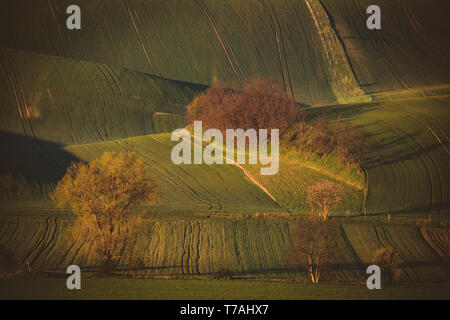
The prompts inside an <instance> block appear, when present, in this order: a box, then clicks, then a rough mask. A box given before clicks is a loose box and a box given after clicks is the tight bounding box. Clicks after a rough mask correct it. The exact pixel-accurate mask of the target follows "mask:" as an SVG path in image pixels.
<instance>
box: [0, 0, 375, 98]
mask: <svg viewBox="0 0 450 320" xmlns="http://www.w3.org/2000/svg"><path fill="white" fill-rule="evenodd" d="M70 4H72V3H71V2H70V1H68V0H62V1H54V0H51V1H44V0H40V1H30V0H20V1H15V2H14V4H11V5H6V8H5V10H2V14H1V16H0V26H1V28H0V43H1V44H2V45H3V46H6V47H13V48H22V49H26V50H30V51H37V52H44V53H50V54H54V55H59V56H64V57H67V58H76V59H81V60H89V61H97V62H102V63H105V64H108V65H115V66H123V67H126V68H129V69H133V70H138V71H142V72H146V73H150V74H154V75H159V76H163V77H165V78H169V79H176V80H182V81H187V82H192V83H200V84H210V83H211V82H212V81H213V79H218V80H222V81H227V82H234V83H236V85H238V86H239V85H240V84H242V83H243V82H244V81H245V80H246V79H248V78H251V77H253V76H256V75H261V76H272V77H273V78H274V79H275V80H277V81H278V82H280V83H282V84H283V85H284V87H285V88H286V90H287V91H288V93H289V94H291V95H292V96H293V97H294V98H295V99H296V100H297V101H299V102H302V103H305V104H308V105H323V104H327V103H333V102H345V101H350V100H358V101H361V100H366V99H367V97H366V96H364V92H363V91H362V90H361V89H360V88H359V87H358V84H357V82H356V79H355V78H354V75H353V72H352V70H351V68H350V65H349V63H348V60H347V57H346V55H345V51H344V48H343V47H342V44H341V43H340V42H339V39H338V38H337V35H336V34H335V32H334V30H333V28H332V27H331V20H330V19H329V17H328V16H327V14H326V12H325V10H324V8H323V7H322V5H321V3H320V2H319V1H317V0H308V1H294V0H289V1H257V0H251V1H238V0H227V1H219V0H192V1H176V0H164V1H162V0H153V1H137V0H130V1H108V2H105V1H100V0H89V1H87V0H86V1H80V2H79V3H78V4H79V5H80V7H81V8H82V29H81V30H77V31H69V30H68V29H67V28H66V21H65V20H66V18H67V15H66V14H65V10H66V8H67V6H68V5H70ZM30 7H33V10H29V8H30ZM36 25H39V26H40V28H35V27H34V26H36ZM7 30H14V33H13V34H12V33H11V32H9V31H7Z"/></svg>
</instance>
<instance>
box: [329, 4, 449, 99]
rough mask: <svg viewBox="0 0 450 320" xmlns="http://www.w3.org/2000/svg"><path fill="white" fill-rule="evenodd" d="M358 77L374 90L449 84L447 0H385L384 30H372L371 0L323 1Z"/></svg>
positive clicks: (365, 85) (368, 90)
mask: <svg viewBox="0 0 450 320" xmlns="http://www.w3.org/2000/svg"><path fill="white" fill-rule="evenodd" d="M321 2H322V4H323V5H324V7H325V8H326V10H327V11H328V13H329V15H330V16H332V18H333V22H334V26H335V29H336V30H337V33H338V34H339V36H340V39H341V41H342V43H343V44H344V47H345V48H346V53H347V55H348V57H349V60H350V63H351V65H352V67H353V70H354V72H355V75H356V78H357V79H358V81H359V83H360V84H361V85H362V87H363V89H364V90H365V91H366V92H367V93H369V94H371V95H374V94H377V93H378V92H380V91H393V90H405V89H410V88H420V87H423V86H431V85H441V84H449V83H450V63H449V60H448V58H447V57H448V54H447V52H448V49H449V47H450V41H449V39H448V37H447V34H448V32H449V31H450V29H449V28H450V27H449V26H448V24H446V23H442V21H446V19H447V18H446V12H448V11H449V10H450V4H449V2H448V1H440V0H432V1H429V2H423V1H421V0H399V1H390V0H380V1H377V3H376V4H377V5H378V6H380V8H381V11H382V13H381V15H382V18H381V19H382V26H381V30H375V31H373V30H368V29H367V27H366V19H367V17H368V15H366V14H365V12H366V8H367V7H368V6H369V5H372V4H375V3H373V1H370V0H361V1H351V0H343V1H335V0H321Z"/></svg>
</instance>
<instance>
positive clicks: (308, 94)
mask: <svg viewBox="0 0 450 320" xmlns="http://www.w3.org/2000/svg"><path fill="white" fill-rule="evenodd" d="M79 2H80V3H81V4H80V5H81V7H82V8H83V19H82V24H83V27H82V29H81V30H79V31H69V30H67V29H66V28H65V19H66V14H65V9H66V7H67V6H68V5H69V4H72V3H71V2H70V1H69V0H58V1H55V0H48V1H44V0H16V1H10V2H9V3H8V4H5V5H4V10H2V11H1V12H0V88H1V89H2V90H0V154H1V161H0V249H6V250H9V251H10V252H12V254H13V256H14V259H15V260H16V263H17V268H18V269H19V270H24V268H25V267H26V266H27V264H30V265H31V267H32V268H33V269H34V270H37V271H50V272H56V273H61V272H63V271H64V269H65V267H66V266H67V265H70V264H74V263H75V264H78V265H80V266H82V268H83V270H86V271H88V272H90V271H95V270H96V269H97V268H98V265H99V260H98V257H97V256H96V255H95V253H94V252H93V251H92V250H90V248H91V246H92V243H89V242H87V241H81V240H78V241H74V240H73V239H72V238H71V235H70V233H69V231H68V230H69V227H70V225H71V223H72V222H73V218H74V217H73V216H72V215H71V213H70V212H68V211H61V210H57V209H55V208H54V207H53V204H52V203H51V201H50V200H49V199H48V193H49V192H50V191H51V190H52V189H53V188H54V186H55V185H56V183H57V182H58V181H59V180H60V179H61V178H62V176H63V175H64V173H65V171H66V168H67V167H68V165H69V164H70V163H71V162H72V161H90V160H93V159H95V158H98V157H99V156H101V155H102V154H103V153H104V152H106V151H118V152H134V153H136V155H137V157H139V158H141V159H143V160H144V162H145V163H146V164H147V165H148V166H149V171H148V173H149V174H150V175H152V176H154V178H155V181H156V183H157V184H158V186H159V190H160V192H161V194H162V199H161V201H160V202H158V203H156V204H154V205H152V206H145V207H142V208H140V209H139V210H138V211H139V212H141V213H142V214H143V215H144V221H145V226H146V232H144V233H143V234H141V235H140V237H139V239H138V240H137V241H135V242H133V243H126V244H124V246H123V248H122V249H121V250H122V251H121V256H120V261H119V262H120V266H119V271H118V275H117V276H116V278H114V279H93V278H92V279H91V278H89V279H86V290H85V291H84V290H83V291H82V292H80V293H76V294H75V295H76V297H75V298H82V299H84V298H101V299H103V298H105V299H107V298H133V297H135V298H136V297H137V298H150V299H152V298H162V299H169V298H179V299H184V298H189V299H191V298H199V299H202V298H203V299H209V298H219V299H220V298H226V299H228V298H230V299H258V298H261V299H281V298H283V299H303V298H307V299H315V298H342V299H345V298H352V299H353V298H361V299H371V298H375V299H385V298H387V299H391V298H399V299H402V298H403V299H415V298H445V299H448V298H449V295H448V284H449V283H450V269H449V268H450V266H449V264H448V261H449V257H450V239H449V238H448V237H449V236H448V234H449V233H448V231H449V229H448V225H449V224H448V217H449V213H450V212H449V211H450V198H449V197H450V185H449V183H450V154H449V149H450V139H449V136H450V132H449V130H450V129H449V127H448V123H449V120H450V110H449V105H450V60H449V59H448V50H449V49H450V41H449V38H448V34H449V32H450V29H449V26H448V25H445V24H444V23H442V22H441V21H447V17H446V14H447V12H448V11H449V9H450V7H449V4H448V3H447V2H446V1H443V0H442V1H441V0H431V1H429V2H427V3H424V2H423V1H421V0H408V1H406V0H397V1H395V2H394V1H389V0H382V1H378V3H379V5H380V6H381V7H382V8H383V9H382V12H383V19H382V30H377V31H370V30H368V29H367V28H366V23H365V21H366V14H365V9H366V8H367V6H368V5H370V4H372V3H371V2H370V1H369V0H360V1H352V0H340V1H336V0H280V1H274V0H263V1H260V0H248V1H240V0H226V1H222V0H190V1H177V0H151V1H150V0H149V1H142V0H127V1H125V0H124V1H108V3H106V1H101V0H89V1H88V0H84V1H79ZM29 7H32V8H33V10H27V8H29ZM436 8H440V9H439V10H436ZM99 17H101V18H99ZM12 30H13V31H14V32H12ZM255 76H263V77H266V76H271V77H272V78H273V79H274V80H275V81H277V82H279V83H280V84H281V85H282V86H283V88H284V89H285V90H286V92H287V93H288V95H289V96H291V97H293V98H294V99H295V101H296V102H297V103H298V104H299V106H301V107H303V108H305V109H306V110H307V111H308V114H309V117H310V118H314V117H316V116H318V115H319V114H321V113H322V112H325V113H326V114H327V115H328V116H329V117H330V120H331V125H334V124H335V123H337V121H340V120H348V121H350V122H351V123H352V124H354V125H360V126H363V127H364V129H365V130H366V132H367V135H368V141H369V144H370V151H369V152H368V153H367V154H366V155H365V157H364V159H363V161H362V164H361V170H359V171H358V170H356V169H355V168H354V167H351V166H345V165H344V166H338V165H337V163H336V162H335V161H333V160H332V159H331V160H330V159H309V160H306V159H304V158H303V157H302V156H301V155H299V154H296V153H295V151H294V150H292V149H289V150H287V149H284V148H282V149H281V150H282V154H281V156H280V170H279V173H278V174H277V175H274V176H261V175H260V174H259V166H257V165H256V166H252V165H244V166H242V167H239V166H236V165H210V166H208V165H181V166H176V165H174V164H173V163H172V161H171V158H170V155H171V150H172V147H173V146H174V145H175V144H176V142H172V141H171V132H172V131H173V130H174V129H177V128H183V127H185V126H186V124H187V123H186V120H185V110H186V109H185V107H186V105H188V104H189V103H190V102H191V101H192V99H193V98H194V97H195V96H196V95H198V94H199V93H201V92H203V91H204V90H206V89H207V88H208V86H209V85H211V84H212V83H213V82H214V81H215V80H219V81H225V82H228V83H230V84H232V85H233V86H234V87H236V88H241V87H242V85H243V84H245V82H246V81H248V80H249V79H251V78H252V77H255ZM322 179H329V180H332V181H333V182H335V183H336V184H338V185H340V186H342V187H343V188H344V190H345V195H344V197H343V201H342V202H341V203H340V204H339V205H338V206H337V207H336V208H335V209H334V210H332V212H331V216H332V217H333V219H335V221H337V222H338V224H339V228H340V232H339V237H338V239H337V249H336V256H335V258H334V260H333V261H332V265H333V266H334V269H335V270H336V272H335V274H334V275H333V278H334V280H335V281H338V282H342V283H346V285H343V284H341V285H337V284H323V285H322V284H321V285H320V286H310V285H307V284H297V283H284V281H290V280H300V281H305V280H307V275H306V273H305V272H304V271H302V270H300V269H299V268H298V267H295V266H294V267H292V266H289V265H287V251H288V247H289V244H290V241H291V235H290V231H291V230H292V227H293V224H294V223H295V221H296V219H302V218H303V217H304V216H305V215H307V214H308V213H309V212H310V208H309V206H308V204H307V202H306V188H307V187H309V186H310V185H312V184H313V183H315V182H317V181H319V180H322ZM256 214H257V215H256ZM262 214H266V217H267V216H268V217H271V218H269V219H262V218H257V217H260V216H261V215H262ZM426 222H428V224H427V223H426ZM387 246H392V247H394V248H395V249H397V250H398V252H399V253H400V258H401V266H400V268H401V270H402V275H401V283H400V284H399V286H401V288H400V287H398V288H397V287H392V288H388V289H386V290H381V291H380V292H371V291H368V290H367V289H366V288H365V287H364V286H363V285H362V286H361V285H355V284H352V285H349V283H355V282H357V283H363V282H364V279H365V277H366V274H365V268H366V267H367V266H368V265H369V264H371V259H372V256H373V252H374V251H375V250H376V249H379V248H383V247H387ZM137 256H141V257H143V258H144V262H145V265H146V268H144V269H142V270H139V271H138V272H137V273H138V277H144V278H145V277H155V276H158V277H163V278H164V277H167V278H172V277H175V278H177V277H184V278H183V279H177V280H146V279H128V278H126V277H128V276H129V275H130V270H128V263H129V260H130V258H132V257H137ZM2 258H4V257H2V256H1V251H0V261H1V259H2ZM0 267H1V265H0ZM0 269H1V268H0ZM223 270H229V271H230V272H232V274H233V277H235V278H238V280H232V281H217V280H213V279H214V276H215V275H216V274H217V273H218V272H220V271H223ZM22 276H23V274H19V275H18V276H17V278H14V279H3V278H1V277H0V298H8V297H9V298H11V297H18V298H23V297H25V296H24V295H22V294H21V292H23V290H22V289H21V288H27V287H28V286H30V288H32V290H31V289H26V290H25V291H26V292H29V293H30V294H32V295H30V296H27V297H28V298H40V297H42V298H69V299H70V298H73V297H74V296H73V295H72V294H73V293H70V292H67V291H66V290H65V289H64V286H63V285H62V286H61V287H60V286H59V281H61V280H59V279H38V280H32V281H31V282H30V281H28V280H26V279H24V277H22ZM120 276H124V277H123V278H119V277H120ZM190 277H193V278H199V277H200V278H202V279H203V280H189V279H187V278H190ZM280 279H281V280H282V281H283V283H281V282H273V281H272V282H269V281H267V280H277V281H278V280H280ZM256 280H258V281H256ZM260 280H265V281H264V282H261V281H260ZM266 281H267V282H266ZM166 284H167V286H166ZM419 284H420V285H421V286H425V285H431V286H433V288H428V287H420V288H416V285H419ZM445 286H447V287H445ZM37 287H43V288H44V289H45V290H44V291H40V290H37V289H35V288H37ZM4 288H7V290H6V291H5V290H3V293H2V289H4ZM46 288H47V289H48V291H46V290H47V289H46ZM118 288H120V289H121V290H119V291H116V290H117V289H118ZM220 289H223V293H222V291H220ZM5 292H6V293H5ZM31 292H34V293H31ZM51 292H53V293H51ZM236 292H238V293H236ZM5 294H6V296H4V295H5ZM34 294H35V295H34ZM41 294H42V295H41Z"/></svg>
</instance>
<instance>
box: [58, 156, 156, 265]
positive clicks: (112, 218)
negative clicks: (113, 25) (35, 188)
mask: <svg viewBox="0 0 450 320" xmlns="http://www.w3.org/2000/svg"><path fill="white" fill-rule="evenodd" d="M147 169H148V167H147V165H146V164H145V163H144V161H143V160H141V159H138V158H136V156H135V155H134V154H132V153H127V154H125V153H116V152H105V153H104V154H103V155H102V156H101V157H100V158H99V159H96V160H93V161H92V162H89V163H81V162H79V163H72V164H71V166H70V167H69V168H68V169H67V173H66V174H65V176H64V177H63V178H62V179H61V181H60V182H59V183H58V185H57V186H56V189H55V190H54V192H53V193H52V194H51V198H52V200H53V201H54V202H55V204H56V206H57V207H60V208H67V207H70V208H72V210H73V211H74V213H76V214H77V215H78V219H77V221H76V224H75V225H74V232H75V233H76V235H77V236H79V237H85V238H87V239H90V240H92V241H93V244H94V246H95V247H96V248H97V249H98V251H99V252H100V253H101V255H102V256H103V259H104V261H103V262H104V264H106V265H110V264H111V263H112V261H113V258H114V254H115V252H116V250H117V249H118V248H119V247H120V246H121V245H124V243H125V242H126V241H127V239H129V238H130V236H131V235H132V234H133V232H134V231H136V228H137V227H139V225H140V219H139V217H137V216H135V215H131V212H132V211H133V209H135V208H137V207H138V206H140V205H142V204H146V203H151V202H153V201H154V200H156V198H157V196H158V193H157V186H156V184H155V183H154V181H153V178H152V177H150V176H148V175H146V171H147Z"/></svg>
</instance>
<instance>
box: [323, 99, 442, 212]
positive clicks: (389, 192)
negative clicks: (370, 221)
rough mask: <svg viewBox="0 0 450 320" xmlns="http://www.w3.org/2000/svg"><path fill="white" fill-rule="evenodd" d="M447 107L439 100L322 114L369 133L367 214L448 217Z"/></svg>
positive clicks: (407, 101) (332, 110) (357, 107)
mask: <svg viewBox="0 0 450 320" xmlns="http://www.w3.org/2000/svg"><path fill="white" fill-rule="evenodd" d="M449 101H450V98H449V96H438V97H426V98H411V99H403V100H394V101H389V102H387V101H386V102H379V103H374V104H365V105H353V106H346V107H342V106H338V107H330V108H328V109H327V112H328V113H329V114H330V115H332V116H334V117H336V118H337V117H340V118H343V119H347V120H350V121H352V122H353V123H354V124H357V125H363V126H364V127H365V128H366V130H367V132H368V135H369V140H370V142H371V149H372V151H371V152H370V153H369V154H368V156H367V158H366V159H365V161H364V163H363V167H364V168H365V171H366V172H367V175H368V197H367V203H366V209H367V213H368V214H385V213H389V212H391V213H393V214H402V213H412V212H416V213H425V214H432V215H433V214H440V213H442V214H443V213H448V210H449V206H448V203H449V198H448V197H449V192H448V189H449V185H448V182H449V181H450V171H449V153H448V149H449V143H450V142H449V139H448V133H447V132H446V130H447V129H445V127H446V126H445V123H448V120H449V118H450V113H449V110H448V104H449Z"/></svg>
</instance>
